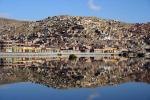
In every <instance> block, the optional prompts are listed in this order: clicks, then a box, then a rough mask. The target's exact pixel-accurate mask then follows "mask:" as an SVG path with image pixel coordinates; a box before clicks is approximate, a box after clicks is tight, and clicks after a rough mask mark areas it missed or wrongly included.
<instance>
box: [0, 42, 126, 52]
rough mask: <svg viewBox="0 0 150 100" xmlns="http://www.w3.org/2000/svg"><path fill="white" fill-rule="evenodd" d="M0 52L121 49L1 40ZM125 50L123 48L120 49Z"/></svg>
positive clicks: (116, 50)
mask: <svg viewBox="0 0 150 100" xmlns="http://www.w3.org/2000/svg"><path fill="white" fill-rule="evenodd" d="M0 47H1V48H0V52H11V53H13V52H15V53H90V52H94V53H119V52H121V50H119V49H118V48H112V47H107V48H92V47H91V46H82V47H80V46H78V45H76V46H74V47H66V48H61V47H60V48H56V47H54V48H48V47H41V46H40V45H38V44H33V43H31V42H25V43H17V42H13V41H3V42H1V44H0ZM122 50H125V49H122Z"/></svg>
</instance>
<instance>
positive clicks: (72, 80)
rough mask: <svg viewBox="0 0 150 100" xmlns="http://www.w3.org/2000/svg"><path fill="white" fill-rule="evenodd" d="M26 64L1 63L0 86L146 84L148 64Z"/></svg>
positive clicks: (131, 61)
mask: <svg viewBox="0 0 150 100" xmlns="http://www.w3.org/2000/svg"><path fill="white" fill-rule="evenodd" d="M22 59H25V58H22ZM26 59H27V58H26ZM30 60H31V62H29V61H26V62H25V63H24V64H28V66H27V65H26V66H14V65H9V66H4V65H7V64H6V63H4V62H6V61H8V60H6V59H1V61H0V62H1V65H2V63H3V66H1V69H0V84H5V83H11V82H18V81H19V82H20V81H22V82H23V81H31V82H35V83H39V84H43V85H47V86H50V87H54V88H74V87H96V86H103V85H111V84H119V83H123V82H129V81H137V82H147V83H150V70H149V67H148V66H149V62H148V61H146V60H144V59H128V60H122V61H118V62H117V63H116V62H114V61H111V60H109V61H106V60H105V59H104V60H103V59H99V60H97V59H94V58H79V59H78V60H77V61H68V60H67V58H66V59H62V58H57V59H55V60H54V59H53V60H52V59H51V60H50V59H43V58H40V59H39V60H37V59H35V58H32V59H30ZM9 63H10V62H9ZM13 63H14V62H13Z"/></svg>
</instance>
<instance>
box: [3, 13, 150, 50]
mask: <svg viewBox="0 0 150 100" xmlns="http://www.w3.org/2000/svg"><path fill="white" fill-rule="evenodd" d="M149 38H150V23H141V24H139V23H137V24H129V23H124V22H119V21H115V20H106V19H100V18H96V17H79V16H54V17H48V18H46V19H43V20H39V21H36V22H25V21H16V20H8V19H0V39H1V40H12V41H17V42H21V43H24V42H32V43H33V44H39V45H42V46H43V47H64V48H65V47H72V46H75V45H80V46H91V47H93V48H103V47H116V48H124V49H129V50H133V51H144V48H145V47H147V46H149V45H150V41H149Z"/></svg>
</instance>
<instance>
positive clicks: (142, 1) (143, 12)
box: [0, 0, 150, 23]
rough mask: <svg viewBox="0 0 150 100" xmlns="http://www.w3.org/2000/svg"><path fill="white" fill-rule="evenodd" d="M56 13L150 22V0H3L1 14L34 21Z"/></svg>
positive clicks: (130, 21)
mask: <svg viewBox="0 0 150 100" xmlns="http://www.w3.org/2000/svg"><path fill="white" fill-rule="evenodd" d="M57 15H70V16H96V17H99V18H104V19H114V20H119V21H123V22H128V23H143V22H150V0H0V17H6V18H11V19H18V20H33V21H35V20H41V19H44V18H47V17H48V16H57Z"/></svg>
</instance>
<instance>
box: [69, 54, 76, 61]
mask: <svg viewBox="0 0 150 100" xmlns="http://www.w3.org/2000/svg"><path fill="white" fill-rule="evenodd" d="M76 59H77V56H76V55H74V54H71V55H69V60H76Z"/></svg>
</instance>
